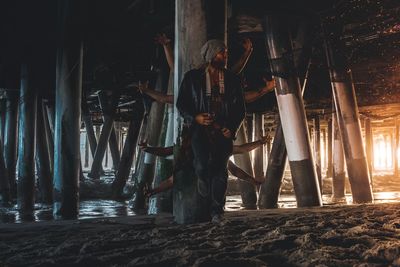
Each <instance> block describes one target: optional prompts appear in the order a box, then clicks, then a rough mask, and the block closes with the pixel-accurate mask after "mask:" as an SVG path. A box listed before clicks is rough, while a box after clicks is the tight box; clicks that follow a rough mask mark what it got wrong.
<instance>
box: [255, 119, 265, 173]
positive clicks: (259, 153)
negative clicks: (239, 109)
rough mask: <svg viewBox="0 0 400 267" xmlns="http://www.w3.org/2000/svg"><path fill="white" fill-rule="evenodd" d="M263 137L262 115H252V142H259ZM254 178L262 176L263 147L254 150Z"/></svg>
mask: <svg viewBox="0 0 400 267" xmlns="http://www.w3.org/2000/svg"><path fill="white" fill-rule="evenodd" d="M262 136H264V118H263V114H261V113H255V114H254V140H253V141H256V140H259V139H260V138H261V137H262ZM253 153H254V163H253V168H254V176H255V177H263V176H264V166H263V165H264V164H263V163H264V146H260V147H258V148H256V149H255V150H254V152H253Z"/></svg>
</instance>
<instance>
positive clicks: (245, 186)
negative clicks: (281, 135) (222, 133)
mask: <svg viewBox="0 0 400 267" xmlns="http://www.w3.org/2000/svg"><path fill="white" fill-rule="evenodd" d="M246 132H247V131H246V127H245V124H244V123H242V126H241V127H240V129H239V131H238V133H237V136H236V141H235V143H234V144H235V145H241V144H244V143H247V142H248V138H247V134H246ZM233 157H234V159H235V164H236V165H238V166H239V168H241V169H242V170H244V171H245V172H247V173H248V174H250V175H251V176H254V173H253V167H252V165H251V159H250V153H244V154H237V155H234V156H233ZM238 183H239V188H240V195H241V197H242V206H243V207H245V208H247V209H255V208H257V193H256V187H255V186H254V185H253V184H251V183H248V182H246V181H242V180H239V181H238Z"/></svg>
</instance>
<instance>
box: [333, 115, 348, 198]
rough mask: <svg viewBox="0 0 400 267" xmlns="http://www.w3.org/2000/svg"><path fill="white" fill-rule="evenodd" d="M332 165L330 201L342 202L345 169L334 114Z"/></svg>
mask: <svg viewBox="0 0 400 267" xmlns="http://www.w3.org/2000/svg"><path fill="white" fill-rule="evenodd" d="M332 131H333V134H332V135H333V163H332V167H333V169H332V201H334V202H335V201H342V200H344V197H345V176H346V172H345V167H344V152H343V146H342V140H341V137H340V131H339V125H338V123H337V116H336V113H333V114H332Z"/></svg>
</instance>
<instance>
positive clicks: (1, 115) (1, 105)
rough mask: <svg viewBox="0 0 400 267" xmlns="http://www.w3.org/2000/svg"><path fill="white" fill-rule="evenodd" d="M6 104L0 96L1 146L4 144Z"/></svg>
mask: <svg viewBox="0 0 400 267" xmlns="http://www.w3.org/2000/svg"><path fill="white" fill-rule="evenodd" d="M6 105H7V103H6V99H5V98H1V99H0V141H1V145H2V147H3V145H4V129H5V124H6V110H7V109H6ZM2 151H3V150H2Z"/></svg>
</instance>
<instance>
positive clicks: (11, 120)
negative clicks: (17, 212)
mask: <svg viewBox="0 0 400 267" xmlns="http://www.w3.org/2000/svg"><path fill="white" fill-rule="evenodd" d="M6 98H7V100H6V122H5V129H4V141H3V143H4V161H5V163H6V169H7V176H8V179H9V184H10V191H11V197H12V198H16V197H17V182H16V173H15V169H16V164H17V127H18V126H17V115H18V92H12V91H8V92H6Z"/></svg>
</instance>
